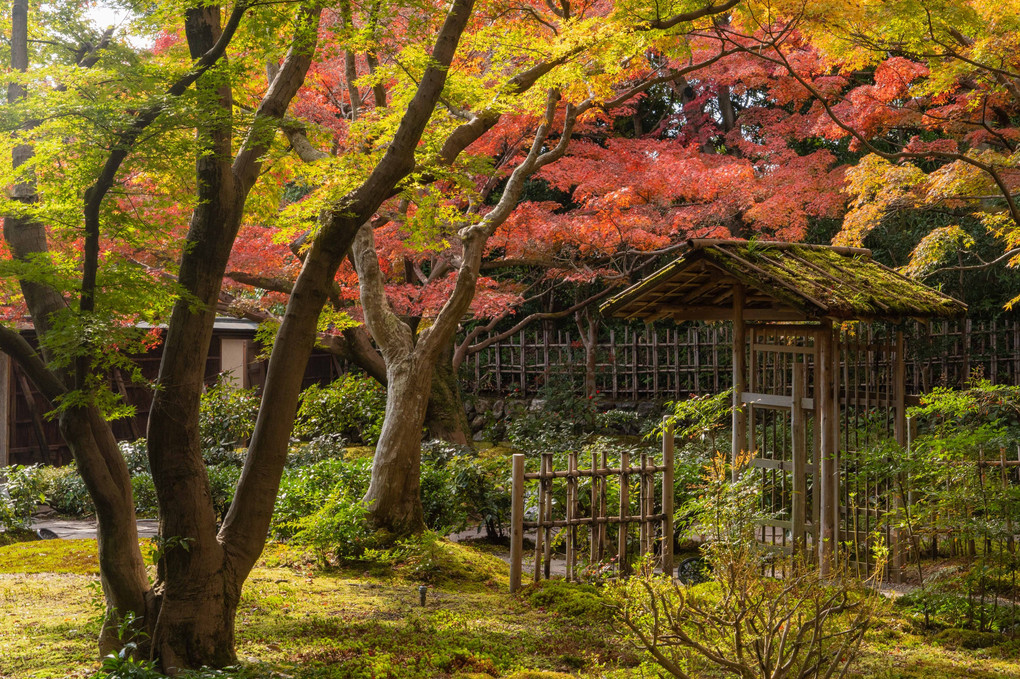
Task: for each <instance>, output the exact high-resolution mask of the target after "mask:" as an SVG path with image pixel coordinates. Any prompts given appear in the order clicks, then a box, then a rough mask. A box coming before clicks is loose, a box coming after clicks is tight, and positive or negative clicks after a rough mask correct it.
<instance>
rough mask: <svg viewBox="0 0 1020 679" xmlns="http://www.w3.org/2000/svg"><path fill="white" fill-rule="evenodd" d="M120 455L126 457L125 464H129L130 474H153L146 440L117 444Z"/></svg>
mask: <svg viewBox="0 0 1020 679" xmlns="http://www.w3.org/2000/svg"><path fill="white" fill-rule="evenodd" d="M117 446H118V447H119V448H120V454H121V455H123V456H124V463H125V464H127V468H128V473H129V474H131V475H132V476H134V475H135V474H143V473H144V474H148V473H151V471H152V470H151V469H149V449H148V446H147V445H146V442H145V439H135V440H134V441H121V442H120V443H118V444H117Z"/></svg>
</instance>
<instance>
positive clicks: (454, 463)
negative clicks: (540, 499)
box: [421, 441, 510, 539]
mask: <svg viewBox="0 0 1020 679" xmlns="http://www.w3.org/2000/svg"><path fill="white" fill-rule="evenodd" d="M509 480H510V469H509V466H508V460H507V459H505V458H491V459H481V458H479V456H478V453H477V452H476V451H475V450H474V449H473V448H470V447H467V446H457V445H454V444H451V443H447V442H445V441H428V442H426V443H425V444H423V445H422V468H421V495H422V506H423V509H424V513H425V525H427V526H428V527H429V528H430V529H431V530H434V531H437V532H440V533H450V532H456V531H461V530H464V528H466V527H467V526H468V524H469V522H470V521H472V520H480V521H481V522H482V523H483V524H484V525H485V531H486V535H487V537H488V538H489V539H496V538H499V537H502V536H503V533H504V528H505V525H506V523H507V522H508V520H509V517H510V488H509V485H510V483H509Z"/></svg>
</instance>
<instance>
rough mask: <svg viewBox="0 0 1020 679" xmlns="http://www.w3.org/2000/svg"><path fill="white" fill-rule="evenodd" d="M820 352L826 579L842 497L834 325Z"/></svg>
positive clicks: (825, 331) (827, 324)
mask: <svg viewBox="0 0 1020 679" xmlns="http://www.w3.org/2000/svg"><path fill="white" fill-rule="evenodd" d="M818 339H819V352H818V354H819V355H818V359H819V360H818V366H817V368H816V369H817V371H818V380H817V388H816V389H815V408H816V418H817V420H818V426H819V429H820V430H821V451H820V452H819V455H818V458H819V459H818V464H819V476H820V477H821V488H820V496H821V498H820V500H821V502H820V504H821V506H820V507H819V512H818V513H819V514H820V516H818V517H816V519H815V520H816V521H818V523H819V531H818V537H819V540H818V543H819V544H818V550H819V551H818V564H819V568H820V570H821V574H822V576H823V577H825V576H828V575H829V573H830V572H831V570H832V566H833V558H834V556H835V553H836V539H837V538H836V525H835V522H834V521H833V517H835V510H834V508H833V502H832V501H833V499H837V498H838V497H839V495H838V491H837V490H836V489H835V488H834V487H833V479H835V478H838V477H837V476H836V475H837V474H838V473H839V469H838V467H837V466H836V452H835V444H836V441H835V437H833V435H832V432H833V427H832V420H833V418H835V417H837V416H838V413H837V412H836V410H837V407H836V404H835V403H834V402H833V398H832V396H833V376H832V363H833V361H832V354H833V346H832V345H833V342H832V322H831V321H828V320H826V321H823V323H822V332H821V333H819V337H818Z"/></svg>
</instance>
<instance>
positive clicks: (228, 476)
mask: <svg viewBox="0 0 1020 679" xmlns="http://www.w3.org/2000/svg"><path fill="white" fill-rule="evenodd" d="M206 473H207V474H208V475H209V490H210V491H211V493H212V501H213V509H215V510H216V515H217V516H218V517H220V519H223V518H224V517H225V516H226V515H227V510H228V509H230V503H232V502H233V501H234V491H235V490H237V480H238V479H239V478H241V470H240V468H239V467H237V466H235V465H233V464H218V465H211V466H209V467H206Z"/></svg>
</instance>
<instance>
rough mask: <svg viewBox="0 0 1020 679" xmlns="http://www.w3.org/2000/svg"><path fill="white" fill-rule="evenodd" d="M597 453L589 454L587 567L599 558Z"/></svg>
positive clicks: (599, 505)
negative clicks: (589, 506)
mask: <svg viewBox="0 0 1020 679" xmlns="http://www.w3.org/2000/svg"><path fill="white" fill-rule="evenodd" d="M598 466H599V465H598V453H594V452H593V453H592V454H591V526H590V527H589V530H588V542H589V543H591V544H590V547H589V550H590V551H589V552H588V562H589V565H594V564H595V563H597V562H598V561H599V560H600V559H601V557H600V556H599V531H600V530H601V526H600V525H599V516H600V514H601V513H600V512H599V509H600V508H601V506H602V503H601V496H600V495H599V480H600V477H599V476H596V474H595V472H596V470H597V469H598Z"/></svg>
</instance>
